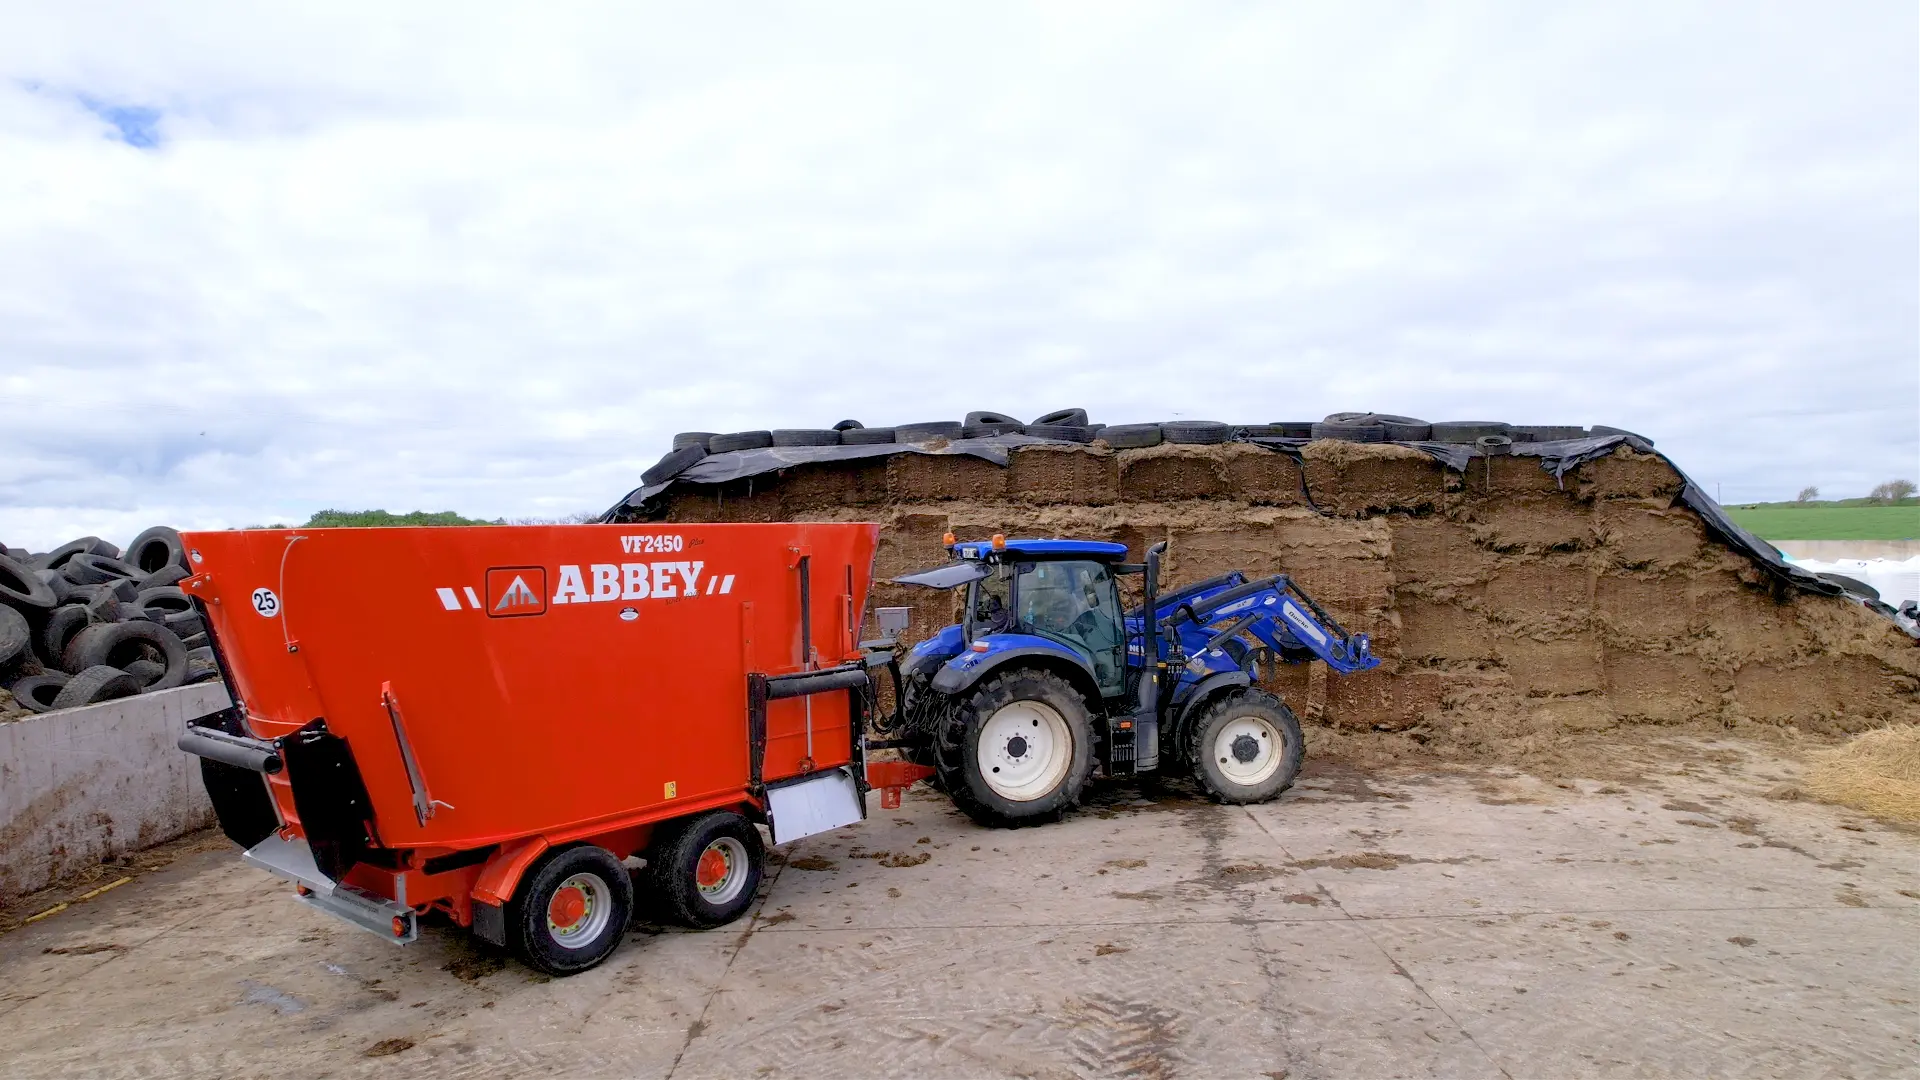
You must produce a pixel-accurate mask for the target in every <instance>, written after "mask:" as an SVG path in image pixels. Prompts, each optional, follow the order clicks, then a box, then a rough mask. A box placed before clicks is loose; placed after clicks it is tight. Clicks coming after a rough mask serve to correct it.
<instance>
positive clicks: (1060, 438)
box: [1027, 424, 1093, 443]
mask: <svg viewBox="0 0 1920 1080" xmlns="http://www.w3.org/2000/svg"><path fill="white" fill-rule="evenodd" d="M1027 434H1029V435H1031V436H1033V437H1034V438H1036V439H1052V440H1053V441H1055V442H1071V443H1090V442H1092V441H1093V429H1092V428H1090V427H1088V426H1087V425H1085V424H1028V425H1027Z"/></svg>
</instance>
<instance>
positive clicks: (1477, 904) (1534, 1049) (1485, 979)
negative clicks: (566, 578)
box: [0, 741, 1920, 1080]
mask: <svg viewBox="0 0 1920 1080" xmlns="http://www.w3.org/2000/svg"><path fill="white" fill-rule="evenodd" d="M1686 753H1687V755H1688V756H1687V757H1685V758H1683V759H1681V760H1689V761H1691V762H1692V764H1676V765H1669V766H1664V767H1661V768H1659V769H1656V770H1654V771H1653V772H1651V773H1649V774H1648V776H1647V778H1646V779H1643V780H1642V781H1639V782H1635V783H1632V784H1628V785H1625V786H1614V785H1608V784H1602V783H1599V782H1597V781H1591V780H1580V781H1573V782H1567V781H1562V782H1561V785H1563V786H1556V785H1555V784H1552V783H1547V782H1544V781H1540V780H1535V779H1532V778H1530V777H1527V776H1523V775H1521V774H1518V773H1516V772H1513V771H1511V770H1484V771H1479V772H1450V773H1443V774H1392V775H1385V774H1375V775H1362V774H1359V773H1354V772H1351V771H1349V770H1343V769H1337V768H1322V769H1319V770H1310V772H1309V775H1308V777H1307V778H1306V779H1304V780H1303V781H1302V782H1301V783H1300V784H1299V785H1298V786H1297V787H1296V788H1295V789H1294V790H1293V791H1291V792H1289V793H1288V794H1287V796H1286V797H1285V798H1283V799H1282V800H1280V801H1279V802H1278V803H1275V804H1272V805H1267V806H1261V807H1251V808H1244V807H1223V806H1215V805H1212V804H1209V803H1206V802H1202V801H1198V800H1195V799H1193V798H1192V797H1191V796H1190V794H1184V793H1181V792H1180V791H1179V790H1178V789H1167V790H1166V791H1164V792H1161V791H1157V790H1156V789H1147V790H1146V791H1144V792H1143V790H1142V789H1141V788H1139V787H1137V786H1133V785H1126V784H1110V785H1101V786H1100V787H1098V788H1097V789H1096V790H1095V791H1094V793H1093V798H1092V799H1091V803H1092V805H1091V806H1090V808H1089V809H1088V810H1087V811H1085V812H1081V813H1078V814H1076V815H1075V816H1074V817H1072V818H1071V819H1069V820H1068V821H1065V822H1063V823H1060V824H1057V825H1052V826H1048V827H1045V828H1036V829H1023V830H1018V831H998V830H987V829H982V828H979V827H977V826H974V825H973V824H971V823H969V822H968V821H966V820H965V819H963V818H961V817H959V816H957V815H956V814H954V813H953V812H952V811H951V810H950V809H949V808H948V806H947V804H946V803H945V801H944V800H943V799H941V798H940V797H939V796H938V795H936V794H934V793H931V792H926V791H923V790H918V789H917V790H916V791H914V792H913V793H911V794H910V795H909V798H908V800H907V804H906V807H905V808H904V809H903V810H900V811H897V812H892V811H882V810H879V809H877V800H876V802H875V807H876V808H875V809H874V810H873V813H872V817H871V818H870V819H869V820H868V821H866V822H865V823H863V824H861V825H858V826H855V827H852V828H849V829H846V830H842V831H841V832H838V833H834V834H829V835H827V836H823V837H816V838H813V839H811V840H807V841H803V842H801V843H799V844H797V845H793V847H792V848H791V849H790V850H789V851H787V852H786V853H785V857H784V859H782V860H781V861H779V862H777V863H776V864H775V865H773V866H772V867H770V869H769V873H768V875H767V881H766V883H765V885H764V886H763V891H762V896H761V899H760V902H759V903H758V905H757V906H756V908H755V911H754V914H753V915H752V916H751V918H750V919H747V920H743V921H741V922H740V923H738V924H736V925H734V926H731V927H727V928H724V929H721V930H717V931H712V932H708V933H686V932H677V931H668V932H659V931H658V930H656V929H654V928H650V927H636V928H635V929H636V932H635V933H633V934H632V935H631V936H630V937H629V938H628V940H627V942H626V943H625V944H624V945H623V946H622V947H621V948H620V950H619V951H618V952H617V953H615V955H614V956H613V958H612V959H611V960H610V961H609V962H608V963H607V964H605V965H604V966H602V967H601V968H599V969H597V970H595V971H592V972H589V973H587V974H584V975H580V976H576V977H574V978H570V979H560V980H549V979H547V978H544V977H541V976H538V975H535V974H533V973H532V972H531V971H529V970H527V969H525V968H523V967H521V966H519V965H518V964H516V963H513V962H510V961H503V960H502V959H501V958H500V957H499V956H497V955H495V954H493V953H492V952H491V951H489V950H486V949H485V948H483V947H476V946H475V945H473V944H472V943H470V942H469V941H468V939H466V937H465V936H464V935H463V934H460V933H457V932H454V931H452V930H448V929H436V930H432V931H430V932H429V933H428V934H427V935H426V936H425V937H423V939H422V941H421V942H420V943H418V944H416V945H413V946H410V947H408V948H405V949H397V948H394V947H392V946H390V945H387V944H384V943H382V942H380V941H378V940H376V939H374V938H373V937H372V936H371V935H368V934H365V933H363V932H361V931H357V930H353V929H349V928H347V927H345V926H343V925H341V924H338V923H335V922H333V921H331V920H329V919H327V918H325V917H324V916H321V915H319V914H318V913H315V912H312V911H310V910H308V909H306V908H304V907H302V906H300V905H298V904H297V903H296V902H295V901H294V900H293V898H292V897H291V895H290V894H289V893H288V891H287V889H286V888H285V887H284V886H282V885H280V884H278V883H277V882H275V881H274V880H272V879H270V878H269V877H268V876H267V875H265V874H264V873H261V872H259V871H256V870H253V869H250V868H248V867H246V866H243V865H242V864H240V862H239V861H238V859H237V858H236V857H234V856H233V855H232V854H230V853H224V852H201V853H198V854H191V855H188V856H186V857H184V858H182V859H181V860H180V861H178V862H176V863H174V864H173V865H172V866H170V867H167V868H166V869H163V870H159V871H156V872H154V873H151V874H148V875H146V876H143V877H140V878H139V879H137V880H136V881H134V882H133V883H131V884H129V885H127V886H125V887H123V888H120V889H116V890H114V891H113V892H110V893H107V894H105V895H102V896H100V897H99V898H98V899H96V900H93V901H90V902H88V903H85V904H82V905H77V906H75V907H73V908H71V909H69V910H66V911H63V912H61V913H60V914H58V915H56V916H53V917H51V918H47V919H44V920H42V921H40V922H37V923H34V924H32V925H30V926H27V927H25V928H23V929H21V930H18V931H16V932H14V933H11V934H8V935H6V936H5V937H0V1071H4V1073H5V1074H6V1075H8V1076H43V1075H65V1074H71V1075H87V1076H172V1075H207V1076H308V1075H341V1076H370V1075H376V1074H377V1075H380V1076H407V1075H422V1076H429V1075H431V1076H487V1077H497V1076H503V1075H505V1076H513V1075H555V1076H637V1077H667V1076H672V1077H682V1078H692V1077H757V1076H821V1077H834V1078H836V1080H851V1078H858V1077H868V1076H934V1077H997V1076H1024V1077H1080V1076H1100V1077H1145V1078H1159V1077H1172V1076H1204V1077H1288V1078H1303V1077H1316V1076H1353V1077H1384V1076H1473V1077H1477V1076H1508V1077H1568V1076H1711V1075H1720V1076H1733V1075H1745V1076H1752V1075H1766V1076H1893V1075H1909V1076H1910V1075H1914V1074H1915V1073H1916V1071H1917V1070H1920V1064H1917V1063H1920V836H1916V835H1915V834H1914V833H1913V832H1911V831H1905V830H1901V829H1896V828H1892V827H1889V826H1885V825H1882V824H1879V823H1876V822H1873V821H1871V820H1868V819H1865V818H1862V817H1861V816H1859V815H1857V814H1852V813H1849V812H1847V811H1842V810H1836V809H1833V808H1830V807H1821V806H1814V805H1809V804H1806V803H1803V802H1777V801H1771V800H1769V799H1766V798H1764V797H1762V793H1763V792H1765V791H1766V790H1767V789H1768V788H1769V787H1772V786H1773V784H1774V783H1775V782H1777V781H1779V780H1780V779H1782V778H1783V776H1784V775H1786V773H1785V770H1788V769H1790V768H1791V766H1789V765H1786V764H1785V763H1783V762H1781V761H1779V760H1777V759H1774V758H1771V757H1769V756H1768V755H1767V752H1766V751H1764V750H1762V749H1760V748H1758V747H1755V746H1752V745H1751V744H1742V743H1736V742H1732V741H1722V742H1719V743H1718V744H1700V745H1697V746H1695V747H1693V748H1692V749H1691V750H1689V751H1686ZM882 853H885V856H884V857H878V858H876V857H874V856H880V855H881V854H882Z"/></svg>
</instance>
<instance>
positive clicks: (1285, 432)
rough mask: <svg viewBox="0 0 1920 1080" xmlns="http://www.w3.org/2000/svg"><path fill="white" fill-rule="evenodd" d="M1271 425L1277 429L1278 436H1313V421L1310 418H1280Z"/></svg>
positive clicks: (1283, 437)
mask: <svg viewBox="0 0 1920 1080" xmlns="http://www.w3.org/2000/svg"><path fill="white" fill-rule="evenodd" d="M1272 426H1273V427H1275V428H1278V429H1279V436H1280V438H1282V439H1311V438H1313V422H1312V421H1311V420H1280V421H1276V422H1275V423H1274V424H1273V425H1272Z"/></svg>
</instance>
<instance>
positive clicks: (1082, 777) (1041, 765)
mask: <svg viewBox="0 0 1920 1080" xmlns="http://www.w3.org/2000/svg"><path fill="white" fill-rule="evenodd" d="M948 715H949V716H951V717H952V719H951V720H950V721H949V723H948V724H947V727H946V730H945V731H942V732H941V733H940V734H939V735H938V736H937V742H936V747H935V749H936V751H937V754H938V758H937V761H936V762H935V766H936V768H937V769H938V770H939V776H940V781H941V786H942V787H944V788H945V789H946V791H947V793H948V794H950V795H952V796H953V802H954V805H955V806H958V807H959V808H960V809H961V810H962V811H964V812H965V813H966V814H967V816H968V817H971V818H973V819H974V820H975V821H978V822H980V823H981V824H982V825H1031V824H1038V823H1040V822H1046V821H1058V820H1059V819H1060V816H1061V815H1062V814H1064V813H1066V812H1067V810H1068V808H1070V807H1071V806H1073V805H1074V803H1075V802H1077V801H1078V800H1079V798H1080V789H1081V788H1083V787H1085V786H1086V783H1087V778H1088V777H1089V776H1090V775H1092V773H1093V723H1092V721H1091V720H1090V719H1089V718H1088V716H1087V705H1086V701H1085V700H1084V699H1082V698H1081V696H1080V694H1079V692H1078V691H1076V690H1074V688H1073V686H1072V685H1071V684H1070V683H1068V682H1067V680H1065V679H1063V678H1061V677H1060V676H1058V675H1055V674H1054V673H1052V672H1050V671H1042V670H1039V669H1036V668H1022V669H1019V670H1015V671H1010V672H1007V673H1005V674H1002V675H996V676H993V677H990V678H989V679H987V681H986V683H985V684H984V685H983V686H981V687H980V688H979V689H978V690H975V691H974V692H973V694H972V695H971V696H970V697H968V698H967V700H966V701H965V702H964V703H963V704H962V705H961V707H960V708H958V709H954V710H951V711H950V712H949V714H948Z"/></svg>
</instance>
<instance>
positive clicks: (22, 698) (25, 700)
mask: <svg viewBox="0 0 1920 1080" xmlns="http://www.w3.org/2000/svg"><path fill="white" fill-rule="evenodd" d="M65 685H67V676H66V675H65V673H63V672H58V671H49V672H47V673H45V674H43V675H29V676H27V677H26V678H24V679H16V680H14V684H13V685H12V686H9V687H7V691H8V692H9V693H11V694H12V695H13V700H15V701H17V702H19V703H20V704H21V705H22V706H24V707H26V708H28V709H32V710H33V711H34V712H37V713H38V712H52V711H53V701H54V699H55V698H57V697H59V696H60V688H61V687H63V686H65Z"/></svg>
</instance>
